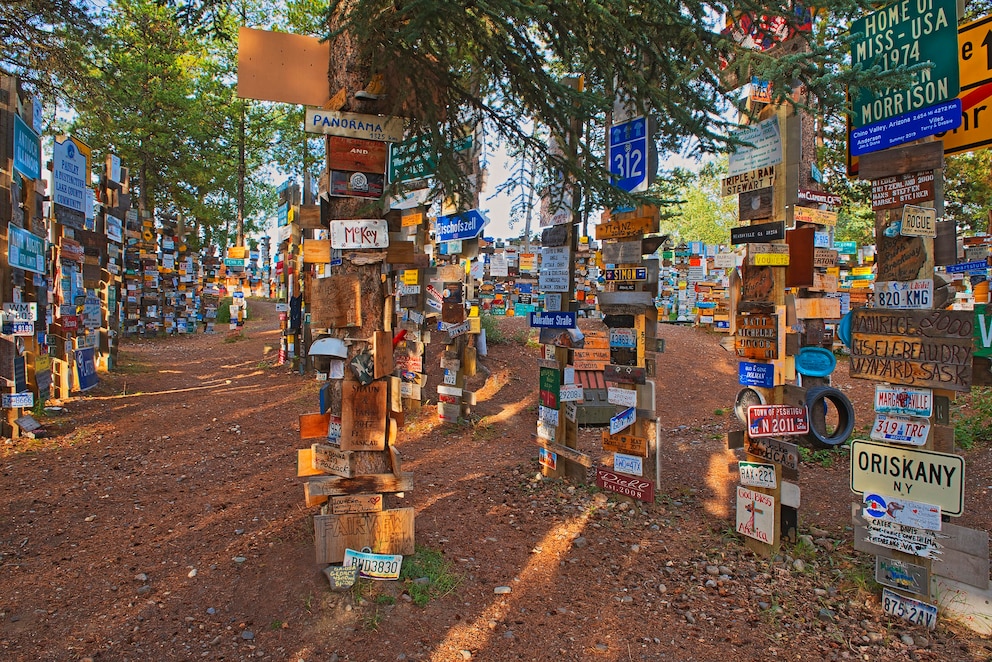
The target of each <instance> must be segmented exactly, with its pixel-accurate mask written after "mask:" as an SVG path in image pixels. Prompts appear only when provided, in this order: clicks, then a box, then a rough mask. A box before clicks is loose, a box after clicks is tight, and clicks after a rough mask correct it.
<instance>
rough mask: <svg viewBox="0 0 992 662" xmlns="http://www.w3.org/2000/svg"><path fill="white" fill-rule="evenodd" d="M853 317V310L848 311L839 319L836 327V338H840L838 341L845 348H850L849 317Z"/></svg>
mask: <svg viewBox="0 0 992 662" xmlns="http://www.w3.org/2000/svg"><path fill="white" fill-rule="evenodd" d="M853 315H854V311H853V310H851V311H848V312H847V314H846V315H844V316H843V317H841V318H840V323H839V324H838V325H837V337H838V338H840V341H841V342H842V343H844V345H845V346H846V347H850V346H851V317H853Z"/></svg>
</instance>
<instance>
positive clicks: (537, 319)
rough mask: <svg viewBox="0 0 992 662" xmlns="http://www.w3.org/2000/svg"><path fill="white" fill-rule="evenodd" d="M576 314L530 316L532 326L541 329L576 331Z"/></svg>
mask: <svg viewBox="0 0 992 662" xmlns="http://www.w3.org/2000/svg"><path fill="white" fill-rule="evenodd" d="M575 318H576V313H569V312H562V311H557V312H542V313H537V312H534V313H531V314H530V325H531V326H532V327H535V328H541V329H574V328H575Z"/></svg>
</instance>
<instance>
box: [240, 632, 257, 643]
mask: <svg viewBox="0 0 992 662" xmlns="http://www.w3.org/2000/svg"><path fill="white" fill-rule="evenodd" d="M241 638H242V639H244V640H245V641H251V640H252V639H254V638H255V633H254V632H252V631H251V630H242V631H241Z"/></svg>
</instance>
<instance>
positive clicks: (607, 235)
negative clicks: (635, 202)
mask: <svg viewBox="0 0 992 662" xmlns="http://www.w3.org/2000/svg"><path fill="white" fill-rule="evenodd" d="M657 229H658V222H657V221H656V220H655V219H653V218H650V217H640V218H631V219H618V220H613V221H606V222H605V223H600V224H599V225H597V226H596V239H619V238H621V237H633V236H635V235H641V234H644V233H646V232H655V231H657Z"/></svg>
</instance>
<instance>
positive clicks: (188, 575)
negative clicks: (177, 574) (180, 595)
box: [186, 568, 196, 579]
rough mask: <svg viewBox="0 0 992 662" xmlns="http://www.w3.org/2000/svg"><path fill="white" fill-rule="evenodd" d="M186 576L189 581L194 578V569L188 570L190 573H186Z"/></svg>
mask: <svg viewBox="0 0 992 662" xmlns="http://www.w3.org/2000/svg"><path fill="white" fill-rule="evenodd" d="M186 576H187V577H189V578H190V579H192V578H193V577H196V568H193V569H192V570H190V571H189V572H188V573H187V574H186Z"/></svg>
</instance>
